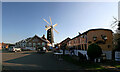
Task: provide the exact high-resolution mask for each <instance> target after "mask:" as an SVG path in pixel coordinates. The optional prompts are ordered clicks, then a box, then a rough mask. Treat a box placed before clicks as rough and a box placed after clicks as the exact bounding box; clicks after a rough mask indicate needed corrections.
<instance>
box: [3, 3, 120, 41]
mask: <svg viewBox="0 0 120 72" xmlns="http://www.w3.org/2000/svg"><path fill="white" fill-rule="evenodd" d="M49 16H50V17H51V19H52V23H53V25H54V24H56V23H57V24H58V25H57V26H56V27H55V29H56V30H57V31H58V32H59V34H57V33H56V32H55V31H54V40H55V43H59V42H61V41H62V40H64V39H65V38H67V37H70V38H73V37H75V36H77V35H78V32H80V33H83V32H85V31H87V30H89V29H94V28H105V29H111V27H110V25H111V24H112V23H113V21H114V19H113V16H114V17H116V18H118V3H117V2H3V3H2V41H3V42H7V43H15V42H18V41H20V40H22V39H26V38H28V37H33V36H34V35H35V34H36V35H38V36H40V37H42V35H43V34H45V36H46V37H47V35H46V34H47V32H46V30H45V25H48V24H47V23H46V22H45V21H43V20H42V19H41V18H44V19H46V20H47V21H48V22H50V19H49Z"/></svg>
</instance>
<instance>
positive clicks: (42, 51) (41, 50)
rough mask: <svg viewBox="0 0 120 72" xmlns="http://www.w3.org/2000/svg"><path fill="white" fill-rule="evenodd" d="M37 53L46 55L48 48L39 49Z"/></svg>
mask: <svg viewBox="0 0 120 72" xmlns="http://www.w3.org/2000/svg"><path fill="white" fill-rule="evenodd" d="M37 52H38V53H45V52H46V48H45V47H40V48H37Z"/></svg>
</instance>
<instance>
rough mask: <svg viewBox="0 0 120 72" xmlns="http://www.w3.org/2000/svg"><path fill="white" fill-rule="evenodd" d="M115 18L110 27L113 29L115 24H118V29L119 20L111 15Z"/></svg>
mask: <svg viewBox="0 0 120 72" xmlns="http://www.w3.org/2000/svg"><path fill="white" fill-rule="evenodd" d="M113 18H114V19H115V21H114V22H113V23H112V24H111V27H112V28H113V29H114V27H115V26H118V29H117V30H118V31H119V30H120V21H119V20H118V19H116V18H115V17H113Z"/></svg>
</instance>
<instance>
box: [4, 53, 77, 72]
mask: <svg viewBox="0 0 120 72" xmlns="http://www.w3.org/2000/svg"><path fill="white" fill-rule="evenodd" d="M23 54H29V55H26V56H23V57H19V58H16V59H11V60H7V61H4V63H7V64H8V65H7V66H5V67H6V69H10V70H11V69H13V70H71V69H72V70H76V69H79V67H77V66H75V65H73V64H70V63H67V62H65V61H58V60H56V57H55V56H53V55H52V53H45V54H39V53H36V52H30V53H23Z"/></svg>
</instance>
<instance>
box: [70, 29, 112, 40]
mask: <svg viewBox="0 0 120 72" xmlns="http://www.w3.org/2000/svg"><path fill="white" fill-rule="evenodd" d="M96 30H106V31H111V32H112V33H113V31H112V30H110V29H104V28H97V29H89V30H88V31H86V32H84V33H82V34H79V35H77V36H76V37H74V38H72V39H71V40H73V39H75V38H77V37H79V36H81V35H84V34H87V33H88V32H89V31H96Z"/></svg>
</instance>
